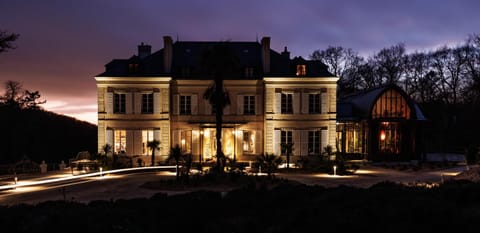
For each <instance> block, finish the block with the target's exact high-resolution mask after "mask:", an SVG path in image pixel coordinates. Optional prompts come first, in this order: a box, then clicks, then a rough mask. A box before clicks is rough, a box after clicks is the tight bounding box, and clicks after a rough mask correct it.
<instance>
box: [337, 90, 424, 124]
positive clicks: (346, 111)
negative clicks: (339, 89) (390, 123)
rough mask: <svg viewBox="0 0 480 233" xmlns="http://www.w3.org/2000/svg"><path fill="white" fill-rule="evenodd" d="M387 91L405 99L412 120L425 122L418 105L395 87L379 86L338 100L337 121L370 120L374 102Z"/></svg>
mask: <svg viewBox="0 0 480 233" xmlns="http://www.w3.org/2000/svg"><path fill="white" fill-rule="evenodd" d="M389 89H395V90H397V91H399V92H400V93H401V94H402V95H403V96H404V97H405V99H406V100H407V102H408V104H409V105H410V108H411V109H412V111H413V117H414V120H420V121H424V120H427V118H426V117H425V116H424V115H423V112H422V110H421V109H420V107H419V106H418V104H417V103H415V102H414V101H413V100H412V99H411V98H409V97H408V95H407V94H406V93H405V92H404V91H403V90H402V89H401V88H400V87H398V86H396V85H386V86H381V87H377V88H373V89H369V90H366V91H362V92H359V93H355V94H352V95H349V96H346V97H344V98H342V99H340V100H339V101H338V103H337V119H338V120H339V121H358V120H363V119H370V118H371V111H372V109H373V105H374V104H375V102H376V100H377V99H378V98H379V97H380V96H381V95H382V94H383V93H384V92H385V91H387V90H389Z"/></svg>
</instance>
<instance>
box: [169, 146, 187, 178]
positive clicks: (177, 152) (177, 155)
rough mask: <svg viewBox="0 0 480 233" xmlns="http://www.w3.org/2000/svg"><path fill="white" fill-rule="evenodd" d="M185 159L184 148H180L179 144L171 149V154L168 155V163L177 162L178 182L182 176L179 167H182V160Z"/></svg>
mask: <svg viewBox="0 0 480 233" xmlns="http://www.w3.org/2000/svg"><path fill="white" fill-rule="evenodd" d="M182 158H183V152H182V148H180V146H179V145H178V144H177V145H175V147H172V148H171V149H170V154H169V155H168V161H170V160H175V166H176V168H177V169H176V173H177V181H178V179H179V175H180V170H179V169H178V167H179V165H180V160H181V159H182Z"/></svg>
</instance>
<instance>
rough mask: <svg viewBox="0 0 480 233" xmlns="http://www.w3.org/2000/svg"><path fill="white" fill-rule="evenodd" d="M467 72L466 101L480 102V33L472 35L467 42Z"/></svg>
mask: <svg viewBox="0 0 480 233" xmlns="http://www.w3.org/2000/svg"><path fill="white" fill-rule="evenodd" d="M465 55H466V58H467V59H466V63H465V65H466V67H465V69H466V72H467V74H468V76H467V79H466V80H465V88H464V89H463V92H462V96H463V97H464V98H465V101H466V102H472V103H479V102H480V35H471V36H470V37H469V38H468V39H467V41H466V43H465Z"/></svg>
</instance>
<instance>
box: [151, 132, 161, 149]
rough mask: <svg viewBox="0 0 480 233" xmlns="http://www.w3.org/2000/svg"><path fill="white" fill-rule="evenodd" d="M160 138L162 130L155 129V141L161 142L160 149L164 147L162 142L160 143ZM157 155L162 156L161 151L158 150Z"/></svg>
mask: <svg viewBox="0 0 480 233" xmlns="http://www.w3.org/2000/svg"><path fill="white" fill-rule="evenodd" d="M160 136H161V131H160V129H155V130H153V139H154V140H157V141H159V142H160V146H159V147H161V146H162V141H160ZM155 155H160V149H156V150H155Z"/></svg>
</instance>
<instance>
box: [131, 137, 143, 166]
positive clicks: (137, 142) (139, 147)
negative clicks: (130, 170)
mask: <svg viewBox="0 0 480 233" xmlns="http://www.w3.org/2000/svg"><path fill="white" fill-rule="evenodd" d="M133 147H134V149H135V151H134V152H133V153H134V154H135V155H141V154H143V144H142V131H141V130H135V131H133ZM134 162H136V161H134Z"/></svg>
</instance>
